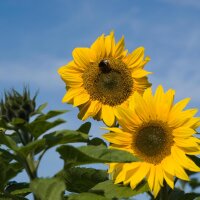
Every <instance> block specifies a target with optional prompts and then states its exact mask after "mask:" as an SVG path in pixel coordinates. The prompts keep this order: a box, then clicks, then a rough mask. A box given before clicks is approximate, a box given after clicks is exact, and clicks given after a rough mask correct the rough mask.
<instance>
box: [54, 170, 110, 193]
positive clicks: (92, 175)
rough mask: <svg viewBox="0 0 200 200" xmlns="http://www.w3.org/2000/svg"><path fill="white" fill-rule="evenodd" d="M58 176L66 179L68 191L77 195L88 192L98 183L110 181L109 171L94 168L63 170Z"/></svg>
mask: <svg viewBox="0 0 200 200" xmlns="http://www.w3.org/2000/svg"><path fill="white" fill-rule="evenodd" d="M58 176H61V177H63V178H64V180H65V184H66V187H67V190H68V191H70V192H76V193H81V192H87V191H88V190H89V189H91V188H92V187H94V186H95V185H96V184H97V183H100V182H103V181H105V180H108V173H107V171H105V170H97V169H93V168H80V167H76V168H68V169H65V170H62V171H61V172H60V173H59V174H58Z"/></svg>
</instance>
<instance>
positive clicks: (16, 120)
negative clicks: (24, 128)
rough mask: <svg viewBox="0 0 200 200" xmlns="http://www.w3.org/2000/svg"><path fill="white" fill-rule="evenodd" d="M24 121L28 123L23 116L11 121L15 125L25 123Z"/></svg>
mask: <svg viewBox="0 0 200 200" xmlns="http://www.w3.org/2000/svg"><path fill="white" fill-rule="evenodd" d="M24 123H26V121H25V120H24V119H21V118H14V119H13V120H12V122H11V124H12V125H13V126H17V125H21V124H24Z"/></svg>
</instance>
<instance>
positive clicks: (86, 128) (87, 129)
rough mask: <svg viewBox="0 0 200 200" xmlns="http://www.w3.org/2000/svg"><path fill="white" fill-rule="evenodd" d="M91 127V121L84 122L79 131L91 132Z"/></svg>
mask: <svg viewBox="0 0 200 200" xmlns="http://www.w3.org/2000/svg"><path fill="white" fill-rule="evenodd" d="M90 128H91V122H86V123H84V124H82V125H81V126H80V127H79V129H78V130H77V131H80V132H82V133H87V134H88V133H89V132H90Z"/></svg>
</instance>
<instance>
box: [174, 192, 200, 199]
mask: <svg viewBox="0 0 200 200" xmlns="http://www.w3.org/2000/svg"><path fill="white" fill-rule="evenodd" d="M197 197H200V193H194V192H192V193H186V194H184V195H182V196H180V197H179V198H178V200H194V199H196V198H197Z"/></svg>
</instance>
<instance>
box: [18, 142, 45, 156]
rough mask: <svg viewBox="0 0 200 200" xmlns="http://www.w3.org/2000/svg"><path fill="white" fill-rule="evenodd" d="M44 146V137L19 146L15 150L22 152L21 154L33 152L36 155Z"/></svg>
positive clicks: (25, 154)
mask: <svg viewBox="0 0 200 200" xmlns="http://www.w3.org/2000/svg"><path fill="white" fill-rule="evenodd" d="M45 148H46V141H45V139H40V140H35V141H33V142H30V143H28V144H27V145H26V146H22V147H20V148H19V149H18V151H17V152H18V153H21V154H23V156H24V157H26V156H27V155H28V154H29V153H30V152H34V154H35V155H36V154H37V153H40V152H41V151H42V150H43V149H45Z"/></svg>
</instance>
